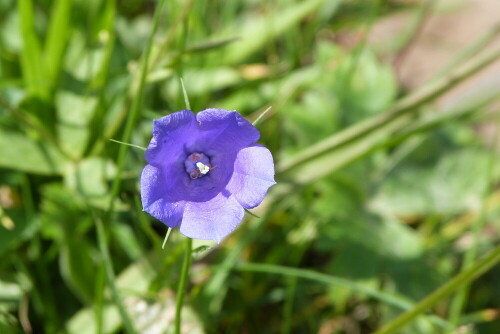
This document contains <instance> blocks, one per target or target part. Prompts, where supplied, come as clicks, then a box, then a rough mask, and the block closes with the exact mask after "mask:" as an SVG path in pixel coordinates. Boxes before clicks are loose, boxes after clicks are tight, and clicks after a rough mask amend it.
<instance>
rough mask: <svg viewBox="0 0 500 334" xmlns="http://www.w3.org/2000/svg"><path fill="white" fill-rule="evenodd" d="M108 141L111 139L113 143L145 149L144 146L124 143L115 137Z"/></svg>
mask: <svg viewBox="0 0 500 334" xmlns="http://www.w3.org/2000/svg"><path fill="white" fill-rule="evenodd" d="M109 141H112V142H113V143H117V144H120V145H125V146H129V147H133V148H138V149H140V150H142V151H146V148H145V147H142V146H139V145H134V144H129V143H124V142H122V141H119V140H115V139H109Z"/></svg>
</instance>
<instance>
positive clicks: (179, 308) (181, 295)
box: [175, 238, 193, 334]
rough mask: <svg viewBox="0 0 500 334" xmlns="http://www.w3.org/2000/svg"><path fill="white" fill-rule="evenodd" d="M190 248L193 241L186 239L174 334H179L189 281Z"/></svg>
mask: <svg viewBox="0 0 500 334" xmlns="http://www.w3.org/2000/svg"><path fill="white" fill-rule="evenodd" d="M192 247H193V240H192V239H191V238H186V245H185V253H184V261H183V263H182V272H181V278H180V281H179V285H178V286H177V298H176V300H175V334H181V324H182V305H183V303H184V295H185V293H186V287H187V282H188V279H189V268H191V258H192V256H191V249H192Z"/></svg>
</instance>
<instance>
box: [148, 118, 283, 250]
mask: <svg viewBox="0 0 500 334" xmlns="http://www.w3.org/2000/svg"><path fill="white" fill-rule="evenodd" d="M259 137H260V134H259V131H258V130H257V129H256V128H255V127H254V126H253V125H252V124H250V123H249V122H248V121H247V120H245V119H244V118H243V117H242V116H241V115H239V114H238V113H237V112H236V111H228V110H223V109H206V110H203V111H201V112H199V113H198V114H197V115H196V116H195V115H194V114H193V112H192V111H190V110H182V111H178V112H176V113H173V114H170V115H168V116H165V117H162V118H160V119H159V120H156V121H154V124H153V138H152V139H151V142H150V143H149V146H148V148H147V150H146V161H147V162H148V164H147V165H146V166H145V167H144V169H143V171H142V175H141V198H142V205H143V209H144V211H146V212H148V213H149V214H150V215H152V216H153V217H155V218H157V219H159V220H160V221H161V222H163V223H164V224H165V225H167V226H169V227H171V228H174V227H177V226H178V227H179V229H180V231H181V233H182V234H184V235H185V236H187V237H190V238H196V239H204V240H215V241H217V242H220V241H221V240H222V239H223V238H224V237H226V236H227V235H228V234H229V233H231V232H232V231H233V230H234V229H235V228H236V227H237V226H238V225H239V224H240V222H241V221H242V219H243V216H244V208H245V209H251V208H254V207H256V206H257V205H259V204H260V203H261V202H262V200H263V199H264V197H265V195H266V193H267V190H268V189H269V187H271V186H272V185H274V184H275V182H274V163H273V158H272V156H271V153H270V152H269V150H268V149H267V148H265V147H263V146H261V145H258V144H255V142H256V141H257V140H258V139H259Z"/></svg>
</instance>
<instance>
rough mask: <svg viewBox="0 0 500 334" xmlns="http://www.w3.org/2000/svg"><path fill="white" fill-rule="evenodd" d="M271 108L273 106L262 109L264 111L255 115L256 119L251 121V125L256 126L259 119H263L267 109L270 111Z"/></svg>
mask: <svg viewBox="0 0 500 334" xmlns="http://www.w3.org/2000/svg"><path fill="white" fill-rule="evenodd" d="M272 108H273V107H272V106H269V107H267V108H266V110H264V111H263V112H262V113H261V114H260V115H259V116H258V117H257V119H256V120H255V121H253V122H252V125H253V126H257V124H259V123H260V121H261V120H262V119H263V118H264V117H265V116H266V115H267V113H268V112H269V111H271V109H272Z"/></svg>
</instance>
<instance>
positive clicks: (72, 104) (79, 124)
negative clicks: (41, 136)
mask: <svg viewBox="0 0 500 334" xmlns="http://www.w3.org/2000/svg"><path fill="white" fill-rule="evenodd" d="M96 104H97V99H96V98H95V97H92V96H87V97H84V96H80V95H76V94H73V93H71V92H66V91H60V92H59V93H58V95H57V97H56V105H57V116H58V120H59V121H58V126H57V130H58V135H59V139H60V142H61V146H62V147H63V148H64V150H65V151H66V152H68V153H69V154H71V155H72V156H73V157H74V158H80V157H81V156H82V154H83V152H84V150H85V148H86V145H87V142H88V140H89V135H90V129H89V124H90V121H91V119H92V116H93V112H94V110H95V106H96Z"/></svg>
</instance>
